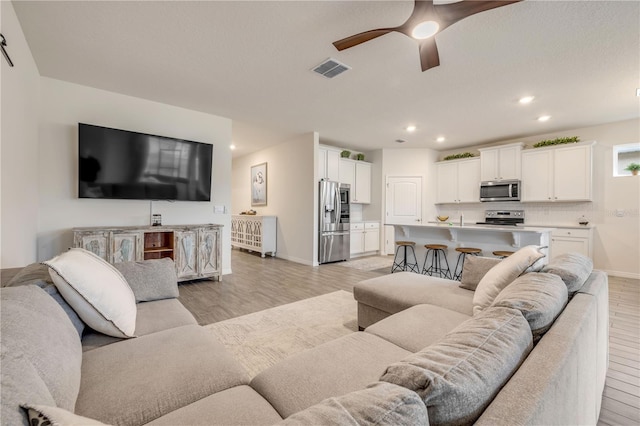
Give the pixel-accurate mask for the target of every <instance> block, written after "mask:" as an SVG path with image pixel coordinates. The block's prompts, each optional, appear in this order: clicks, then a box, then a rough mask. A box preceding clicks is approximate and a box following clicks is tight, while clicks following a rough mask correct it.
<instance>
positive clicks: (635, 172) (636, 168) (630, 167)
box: [625, 163, 640, 176]
mask: <svg viewBox="0 0 640 426" xmlns="http://www.w3.org/2000/svg"><path fill="white" fill-rule="evenodd" d="M625 170H629V171H630V172H631V174H632V175H634V176H638V171H640V164H638V163H631V164H629V165H628V166H627V167H625Z"/></svg>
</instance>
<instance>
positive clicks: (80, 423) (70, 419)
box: [22, 404, 104, 426]
mask: <svg viewBox="0 0 640 426" xmlns="http://www.w3.org/2000/svg"><path fill="white" fill-rule="evenodd" d="M22 408H24V409H25V410H27V416H28V417H29V425H30V426H51V425H64V426H99V425H104V423H102V422H99V421H97V420H93V419H90V418H88V417H82V416H78V415H77V414H73V413H72V412H69V411H67V410H65V409H62V408H59V407H50V406H46V405H31V404H24V405H23V406H22Z"/></svg>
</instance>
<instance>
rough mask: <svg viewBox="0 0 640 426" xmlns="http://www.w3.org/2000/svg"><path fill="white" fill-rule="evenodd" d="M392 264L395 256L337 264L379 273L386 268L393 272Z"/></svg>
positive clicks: (368, 258) (367, 257)
mask: <svg viewBox="0 0 640 426" xmlns="http://www.w3.org/2000/svg"><path fill="white" fill-rule="evenodd" d="M392 264H393V256H366V257H361V258H356V259H353V260H347V261H346V262H339V263H336V265H340V266H345V267H347V268H355V269H360V270H362V271H377V270H379V269H384V268H387V269H389V270H391V265H392Z"/></svg>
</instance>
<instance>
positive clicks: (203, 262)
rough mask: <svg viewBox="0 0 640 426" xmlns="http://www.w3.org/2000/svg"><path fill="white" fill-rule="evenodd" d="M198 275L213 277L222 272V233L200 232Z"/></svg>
mask: <svg viewBox="0 0 640 426" xmlns="http://www.w3.org/2000/svg"><path fill="white" fill-rule="evenodd" d="M198 246H199V250H198V257H199V259H198V275H200V276H211V275H215V274H217V273H219V272H220V261H219V259H220V231H219V230H218V229H206V228H203V229H199V230H198Z"/></svg>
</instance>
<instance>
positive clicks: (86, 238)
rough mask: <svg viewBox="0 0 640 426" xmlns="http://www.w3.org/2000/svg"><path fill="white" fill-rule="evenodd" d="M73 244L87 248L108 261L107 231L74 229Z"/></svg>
mask: <svg viewBox="0 0 640 426" xmlns="http://www.w3.org/2000/svg"><path fill="white" fill-rule="evenodd" d="M73 246H74V247H80V248H83V249H85V250H88V251H90V252H92V253H93V254H95V255H96V256H98V257H101V258H102V259H104V260H106V261H107V262H108V261H109V254H108V248H109V232H108V231H81V232H78V231H76V232H74V236H73Z"/></svg>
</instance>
